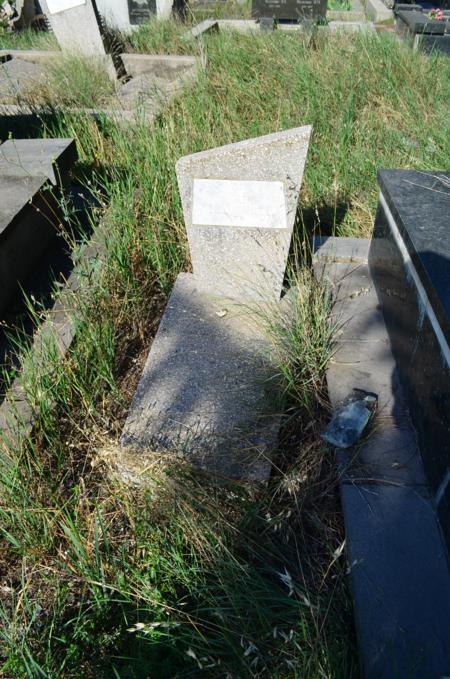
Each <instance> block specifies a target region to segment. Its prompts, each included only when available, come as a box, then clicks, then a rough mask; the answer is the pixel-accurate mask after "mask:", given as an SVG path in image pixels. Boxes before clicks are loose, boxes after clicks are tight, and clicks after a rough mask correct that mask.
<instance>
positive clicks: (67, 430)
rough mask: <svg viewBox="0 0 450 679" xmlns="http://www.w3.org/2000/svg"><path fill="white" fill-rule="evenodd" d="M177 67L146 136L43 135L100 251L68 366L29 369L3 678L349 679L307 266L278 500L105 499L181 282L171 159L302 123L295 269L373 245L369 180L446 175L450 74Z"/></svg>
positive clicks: (289, 61) (52, 351) (324, 351)
mask: <svg viewBox="0 0 450 679" xmlns="http://www.w3.org/2000/svg"><path fill="white" fill-rule="evenodd" d="M182 28H183V27H181V26H179V25H172V24H170V25H162V24H160V23H158V24H157V25H156V24H155V25H154V26H153V27H152V26H151V27H150V28H148V27H144V28H143V29H140V30H139V31H137V32H136V33H135V34H133V37H132V44H133V47H134V49H138V50H140V51H147V50H148V51H153V52H158V51H164V52H168V53H170V52H172V51H173V50H176V49H178V48H179V45H180V42H179V40H180V32H181V30H182ZM189 49H190V50H195V49H201V50H202V52H203V53H204V54H205V55H206V57H207V68H206V71H205V72H204V73H202V74H201V75H200V78H199V81H198V84H197V87H196V88H193V89H191V90H189V91H185V92H184V93H183V95H182V96H180V97H179V98H178V100H177V101H175V102H173V104H171V105H170V106H169V107H168V108H167V109H166V110H165V112H164V113H163V114H162V115H161V117H160V119H159V120H158V121H157V122H156V123H155V125H154V126H153V127H152V128H151V129H149V127H148V125H146V124H144V123H143V122H142V123H137V124H136V125H134V126H128V127H126V128H124V127H123V126H122V127H121V126H118V125H116V124H114V123H113V122H111V121H108V120H103V121H100V122H99V123H96V122H94V121H93V120H92V119H90V118H87V117H82V116H70V115H68V114H64V113H63V112H60V113H59V114H58V115H57V116H56V118H55V119H53V120H47V121H46V122H45V125H44V124H43V126H42V128H41V134H45V135H52V136H53V135H55V136H74V137H75V138H76V139H77V143H78V150H79V154H80V164H79V166H78V169H77V172H78V175H79V177H81V178H83V180H84V181H89V182H90V186H91V188H93V189H94V190H98V191H99V195H100V199H101V201H102V204H103V205H104V207H105V213H104V217H103V219H104V224H103V226H104V229H105V231H106V233H107V238H106V242H105V246H106V251H105V254H104V258H103V259H104V262H103V266H102V267H101V268H100V267H95V268H94V269H93V270H92V271H91V270H89V271H86V274H85V280H86V282H85V284H84V285H83V286H82V288H81V291H80V295H79V297H78V299H77V301H76V305H77V319H78V321H77V323H78V332H77V339H76V341H75V343H74V345H73V347H72V348H71V350H70V351H69V353H68V354H67V356H66V358H65V359H64V360H63V361H61V360H60V358H59V357H58V352H57V351H56V348H55V347H52V345H51V342H50V343H49V346H48V348H47V351H46V353H47V360H46V362H45V363H44V364H41V365H40V368H39V366H37V365H36V364H34V365H33V363H32V360H31V358H30V357H29V356H28V357H26V356H25V357H24V379H25V385H26V389H27V393H28V395H29V398H30V400H31V401H32V402H33V403H34V405H35V408H36V411H37V415H38V422H37V426H36V429H35V432H34V434H33V437H32V439H31V440H30V441H29V442H27V443H26V444H24V446H23V448H22V449H21V450H20V451H19V450H13V451H10V454H11V457H12V462H11V460H9V461H8V462H5V463H3V464H2V465H1V467H0V488H1V502H0V528H1V534H2V540H1V542H0V570H1V572H2V589H1V590H0V597H1V599H0V601H1V608H0V610H1V616H2V624H1V625H0V647H1V655H2V662H3V667H2V670H3V673H4V674H5V675H6V676H8V675H12V676H19V677H21V676H29V677H39V676H42V677H60V676H64V677H93V676H96V677H108V678H109V677H121V678H123V679H125V678H127V677H139V678H142V679H143V678H144V677H147V676H156V677H162V678H164V677H181V676H206V677H211V676H212V677H214V676H217V677H224V676H231V677H239V678H240V677H279V678H280V679H281V678H283V679H284V678H287V677H302V679H304V678H311V679H316V678H317V679H318V678H319V677H329V678H331V677H333V678H338V677H339V678H342V679H350V678H351V677H356V676H358V671H357V662H356V660H355V654H354V638H353V631H352V623H351V610H350V604H349V600H348V595H347V592H346V586H345V580H344V570H345V564H344V557H343V550H342V546H343V545H342V541H343V532H342V521H341V518H340V516H339V512H338V499H337V488H336V473H335V470H334V468H333V463H332V459H331V456H330V453H329V452H328V451H327V450H326V449H324V448H323V446H322V445H321V443H320V442H319V438H318V432H319V430H320V427H321V426H322V423H323V418H324V401H325V400H326V394H325V390H324V382H323V379H324V369H325V367H326V364H327V360H328V359H329V340H330V329H329V326H328V323H327V309H328V298H327V295H326V293H325V292H324V291H322V290H321V289H320V288H317V286H315V284H314V283H313V281H312V279H311V276H310V274H309V273H308V271H307V270H306V269H305V261H306V259H307V258H302V257H297V258H295V257H293V258H292V261H291V264H290V276H291V279H292V280H294V281H297V282H298V285H299V287H298V290H299V293H298V295H297V296H296V297H295V300H294V321H295V322H294V325H293V326H287V327H286V325H284V324H283V323H282V322H281V321H280V319H277V318H275V319H272V320H273V322H272V326H271V330H272V333H273V336H274V337H275V338H276V339H275V340H274V343H273V345H274V357H275V360H276V364H277V365H278V373H279V375H278V377H279V378H281V379H282V381H283V384H284V385H285V398H284V402H283V409H284V412H285V419H284V426H283V434H282V437H281V442H280V448H279V451H278V452H277V454H276V457H275V466H274V476H273V479H272V481H271V483H270V484H269V486H268V488H266V489H261V490H259V491H258V492H256V491H254V490H253V491H252V490H251V489H248V488H244V487H241V486H239V485H230V486H224V487H217V486H215V485H214V484H212V483H211V482H208V481H207V480H206V479H202V478H199V477H198V476H197V475H196V474H194V473H193V472H192V470H190V469H189V468H188V467H187V466H184V465H180V464H179V463H178V464H176V463H174V464H168V463H166V464H164V463H163V461H154V463H153V466H151V468H150V469H149V471H148V476H149V485H150V488H149V490H147V491H143V490H139V489H132V488H128V489H127V488H124V487H122V486H120V485H118V484H116V483H115V482H114V481H113V480H112V479H113V478H114V473H113V472H114V470H115V469H116V466H117V456H118V452H117V442H118V439H119V436H120V432H121V428H122V425H123V421H124V417H125V414H126V411H127V407H128V404H129V402H130V398H131V397H132V394H133V391H134V388H135V384H136V379H137V377H138V375H139V372H140V367H141V366H142V361H143V359H144V358H145V356H146V353H147V351H148V347H149V345H150V343H151V339H152V336H153V335H154V332H155V329H156V326H157V322H158V318H159V316H160V313H161V309H162V306H163V303H164V300H165V298H166V296H167V293H168V292H169V290H170V288H171V285H172V283H173V280H174V277H175V276H176V273H177V272H178V271H180V270H185V269H187V268H188V267H189V257H188V251H187V245H186V237H185V231H184V225H183V219H182V211H181V205H180V199H179V195H178V189H177V184H176V177H175V170H174V165H175V161H176V160H177V159H178V158H179V157H180V156H182V155H184V154H187V153H192V152H194V151H200V150H202V149H205V148H209V147H213V146H217V145H220V144H225V143H229V142H233V141H237V140H240V139H245V138H247V137H252V136H257V135H260V134H265V133H269V132H273V131H275V130H280V129H285V128H288V127H291V126H296V125H303V124H313V126H314V132H313V137H312V140H311V145H310V150H309V155H308V160H307V165H306V172H305V177H304V182H303V189H302V194H301V211H300V212H299V217H298V221H297V226H296V240H297V242H298V243H299V250H300V251H303V250H305V249H306V248H305V240H306V238H307V235H308V234H309V233H310V232H311V231H313V230H322V231H323V232H324V233H338V234H341V235H349V234H357V235H367V234H369V233H370V230H371V226H372V223H373V217H374V210H375V206H376V200H377V183H376V172H377V170H378V168H380V167H416V168H420V169H422V170H428V169H438V168H442V167H445V164H446V162H447V159H448V155H449V151H450V134H449V116H448V101H449V88H450V62H449V61H448V60H446V59H445V58H444V57H442V58H438V57H433V58H431V59H427V58H425V57H423V56H421V55H420V54H418V53H415V52H412V51H410V50H409V49H408V48H407V47H406V46H404V45H401V44H399V43H398V42H397V41H396V40H394V39H393V37H391V36H389V35H366V36H365V35H352V36H336V37H333V38H329V39H327V40H325V39H322V37H320V36H319V37H318V39H317V41H316V43H315V45H314V46H312V47H308V46H307V44H306V43H305V42H304V41H303V39H302V37H301V36H300V35H294V34H285V33H281V32H278V33H277V32H275V33H274V34H273V35H260V34H259V33H258V34H256V35H244V36H243V35H237V34H228V33H225V32H223V33H222V34H220V35H218V36H209V37H206V38H205V40H204V42H203V44H202V46H201V48H199V47H196V46H195V44H194V45H190V46H189ZM56 103H58V102H56ZM12 124H13V123H12V122H11V121H8V120H5V119H4V120H3V121H2V123H1V129H2V138H6V137H7V136H8V133H9V132H10V131H13V128H12ZM27 133H28V134H29V133H30V132H29V128H27V130H26V131H25V135H26V134H27ZM110 471H111V475H110V474H109V473H108V472H110ZM128 630H132V631H128Z"/></svg>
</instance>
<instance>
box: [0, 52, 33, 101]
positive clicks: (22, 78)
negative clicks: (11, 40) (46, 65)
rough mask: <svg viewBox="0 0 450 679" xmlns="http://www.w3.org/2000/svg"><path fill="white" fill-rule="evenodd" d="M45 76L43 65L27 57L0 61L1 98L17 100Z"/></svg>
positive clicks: (3, 99)
mask: <svg viewBox="0 0 450 679" xmlns="http://www.w3.org/2000/svg"><path fill="white" fill-rule="evenodd" d="M42 76H43V69H42V66H40V65H38V64H33V63H32V62H30V61H26V60H25V59H10V60H9V61H5V62H3V63H0V100H2V101H4V102H16V101H17V99H18V98H20V96H21V95H23V94H25V93H26V92H27V91H29V90H31V89H32V88H33V87H35V86H36V85H37V84H38V83H39V80H40V79H41V78H42Z"/></svg>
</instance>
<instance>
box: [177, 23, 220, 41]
mask: <svg viewBox="0 0 450 679" xmlns="http://www.w3.org/2000/svg"><path fill="white" fill-rule="evenodd" d="M218 31H219V22H218V20H217V19H205V20H204V21H201V22H200V23H199V24H196V25H195V26H193V27H192V28H191V29H190V30H189V31H187V33H185V34H184V35H183V38H182V39H183V40H187V41H188V40H194V39H195V38H200V37H201V36H203V35H205V33H218Z"/></svg>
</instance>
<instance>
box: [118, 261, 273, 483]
mask: <svg viewBox="0 0 450 679" xmlns="http://www.w3.org/2000/svg"><path fill="white" fill-rule="evenodd" d="M267 349H268V346H267V341H266V339H265V337H264V334H263V333H262V332H261V329H260V328H259V327H258V323H257V321H256V317H255V316H252V314H250V313H249V309H248V308H246V307H243V306H242V305H238V304H236V302H235V301H233V300H229V299H224V298H221V299H217V298H215V297H213V296H211V295H207V294H205V293H204V292H203V291H201V290H200V289H199V287H198V284H197V281H196V278H195V276H193V275H192V274H180V275H179V277H178V279H177V281H176V283H175V286H174V289H173V291H172V294H171V296H170V299H169V301H168V303H167V308H166V311H165V313H164V316H163V319H162V321H161V324H160V327H159V329H158V333H157V335H156V337H155V339H154V341H153V345H152V348H151V351H150V354H149V356H148V359H147V363H146V365H145V368H144V371H143V374H142V377H141V380H140V382H139V385H138V388H137V391H136V394H135V397H134V400H133V403H132V405H131V409H130V412H129V415H128V418H127V421H126V423H125V427H124V430H123V434H122V437H121V445H122V446H123V447H124V448H130V449H132V450H135V457H136V460H137V461H138V462H139V459H140V458H141V459H143V451H150V453H151V452H152V451H159V452H161V451H162V452H164V451H165V452H169V453H175V454H178V455H186V457H187V458H188V459H189V460H190V461H191V462H193V463H194V464H195V465H197V466H199V467H201V468H203V469H205V470H207V471H208V472H209V473H210V474H213V475H218V476H220V477H228V478H238V479H246V480H257V481H265V480H267V478H268V476H269V474H270V454H271V450H272V448H273V447H274V445H275V444H276V439H277V435H278V429H279V417H278V416H277V414H276V413H275V412H274V406H273V402H272V399H270V397H269V396H270V395H269V394H268V385H267V384H266V383H265V380H266V379H267V377H268V376H269V375H270V374H271V368H270V365H269V364H268V363H267V361H266V360H265V359H264V352H266V353H267ZM142 466H145V465H142ZM122 472H123V475H124V476H125V477H127V476H128V477H129V478H130V473H131V472H130V473H128V472H127V471H126V470H122Z"/></svg>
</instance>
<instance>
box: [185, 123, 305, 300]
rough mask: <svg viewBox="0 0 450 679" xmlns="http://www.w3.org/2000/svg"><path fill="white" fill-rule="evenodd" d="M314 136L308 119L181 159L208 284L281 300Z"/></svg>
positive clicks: (189, 223) (202, 277)
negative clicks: (282, 128) (306, 121)
mask: <svg viewBox="0 0 450 679" xmlns="http://www.w3.org/2000/svg"><path fill="white" fill-rule="evenodd" d="M310 135H311V127H310V126H309V125H306V126H304V127H298V128H293V129H291V130H287V131H284V132H277V133H275V134H269V135H266V136H263V137H258V138H256V139H249V140H246V141H242V142H238V143H235V144H228V145H226V146H222V147H219V148H216V149H212V150H209V151H204V152H201V153H195V154H193V155H190V156H185V157H183V158H180V160H179V161H178V162H177V165H176V171H177V177H178V185H179V189H180V195H181V200H182V204H183V211H184V218H185V224H186V229H187V235H188V241H189V248H190V253H191V259H192V266H193V272H194V276H195V279H196V283H197V285H198V287H199V289H200V290H202V291H204V292H207V293H209V294H211V295H218V296H225V297H230V298H238V299H264V300H274V299H275V300H278V299H279V298H280V295H281V290H282V286H283V279H284V275H285V269H286V263H287V257H288V253H289V247H290V243H291V237H292V231H293V227H294V221H295V216H296V211H297V203H298V197H299V192H300V186H301V182H302V177H303V170H304V166H305V161H306V154H307V151H308V144H309V138H310Z"/></svg>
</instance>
